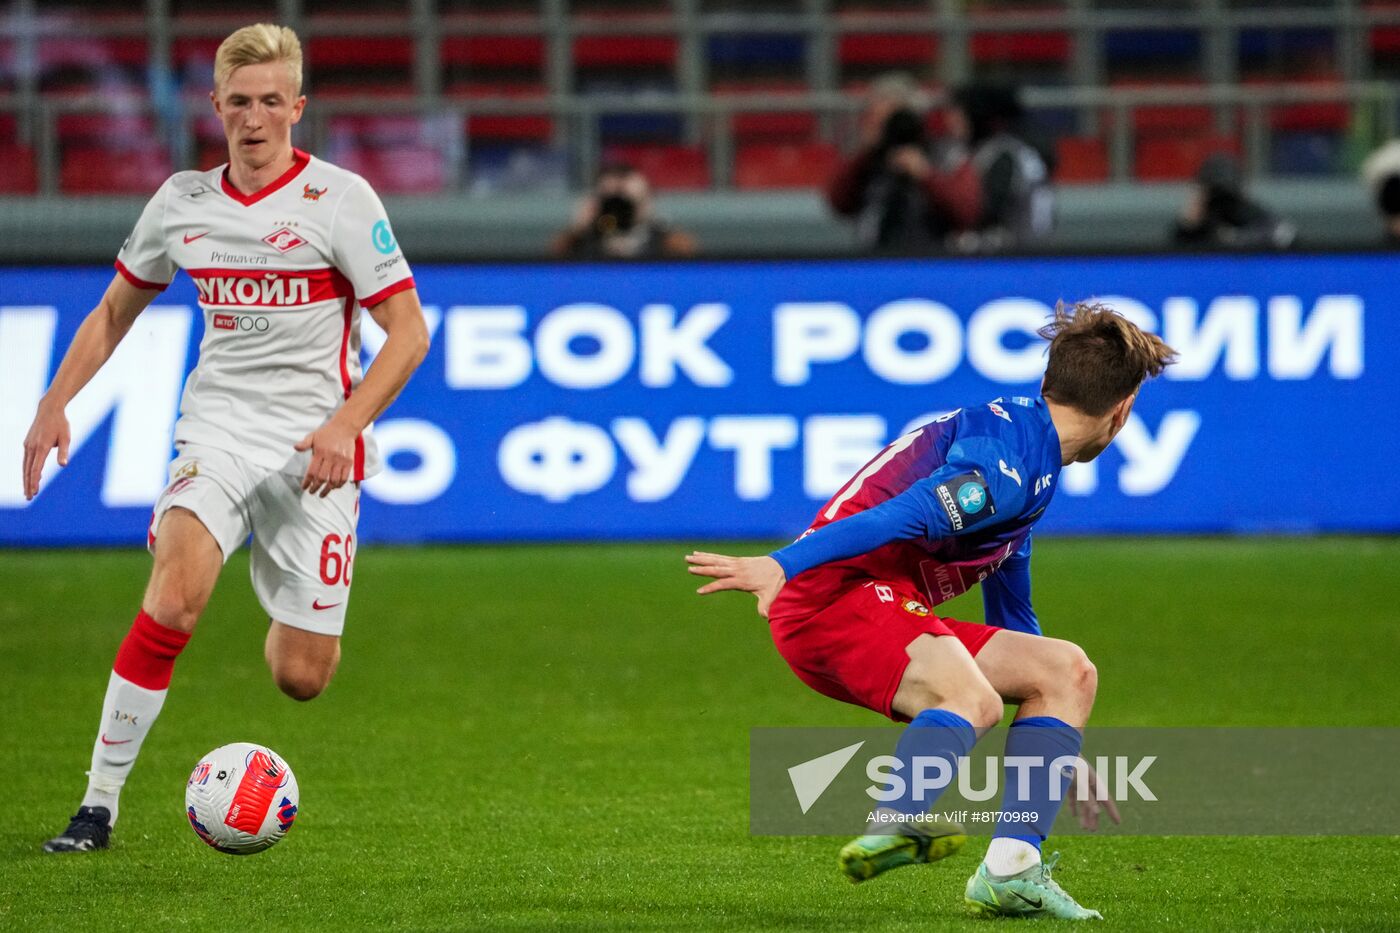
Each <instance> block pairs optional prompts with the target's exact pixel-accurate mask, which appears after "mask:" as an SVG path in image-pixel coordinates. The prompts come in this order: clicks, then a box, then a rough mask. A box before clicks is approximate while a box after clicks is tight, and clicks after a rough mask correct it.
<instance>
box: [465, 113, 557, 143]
mask: <svg viewBox="0 0 1400 933" xmlns="http://www.w3.org/2000/svg"><path fill="white" fill-rule="evenodd" d="M553 135H554V119H553V118H552V117H550V116H549V115H548V114H485V113H483V114H469V115H468V116H467V138H468V139H469V140H472V141H473V144H475V142H476V141H478V140H490V141H493V142H546V141H548V140H549V139H550V138H551V137H552V136H553Z"/></svg>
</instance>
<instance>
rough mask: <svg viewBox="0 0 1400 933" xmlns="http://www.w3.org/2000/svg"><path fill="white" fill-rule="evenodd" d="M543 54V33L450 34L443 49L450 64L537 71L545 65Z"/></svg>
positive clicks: (444, 57)
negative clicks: (523, 34) (501, 34)
mask: <svg viewBox="0 0 1400 933" xmlns="http://www.w3.org/2000/svg"><path fill="white" fill-rule="evenodd" d="M544 53H545V42H544V37H542V36H447V37H445V38H444V39H443V40H442V51H441V54H442V63H443V65H444V66H447V67H452V66H457V65H460V66H464V67H466V68H470V69H472V70H476V69H514V70H519V71H527V70H533V71H536V72H538V71H539V70H540V69H542V68H543V67H544Z"/></svg>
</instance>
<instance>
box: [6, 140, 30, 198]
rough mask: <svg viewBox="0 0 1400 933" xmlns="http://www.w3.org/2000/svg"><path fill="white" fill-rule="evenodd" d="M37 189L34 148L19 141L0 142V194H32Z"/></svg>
mask: <svg viewBox="0 0 1400 933" xmlns="http://www.w3.org/2000/svg"><path fill="white" fill-rule="evenodd" d="M38 190H39V173H38V171H37V169H36V168H35V165H34V150H33V149H31V148H30V147H28V146H22V145H20V144H19V143H0V194H33V193H34V192H36V191H38Z"/></svg>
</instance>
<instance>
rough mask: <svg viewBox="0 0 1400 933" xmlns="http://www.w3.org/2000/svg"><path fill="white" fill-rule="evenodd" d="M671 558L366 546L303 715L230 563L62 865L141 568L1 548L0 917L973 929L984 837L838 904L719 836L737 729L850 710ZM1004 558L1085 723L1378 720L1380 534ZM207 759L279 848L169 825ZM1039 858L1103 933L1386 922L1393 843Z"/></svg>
mask: <svg viewBox="0 0 1400 933" xmlns="http://www.w3.org/2000/svg"><path fill="white" fill-rule="evenodd" d="M697 543H698V542H697ZM685 547H686V545H664V544H649V545H625V546H529V547H525V546H521V547H500V548H484V547H481V548H478V547H473V548H428V549H387V548H367V549H366V550H365V552H364V553H363V554H362V555H361V557H360V558H359V559H358V560H357V561H356V585H355V591H354V597H353V601H352V603H351V610H350V619H349V624H348V628H347V635H346V638H345V656H344V660H343V662H342V664H341V670H340V673H339V675H338V676H337V678H336V680H335V682H334V683H333V684H332V685H331V688H330V690H329V691H328V692H327V693H326V695H324V696H323V697H321V698H320V699H318V700H316V701H315V702H312V703H309V704H305V705H300V704H297V703H295V702H293V701H292V700H289V699H287V698H285V697H283V696H282V695H280V694H279V693H278V692H277V691H276V690H275V689H274V688H273V686H272V684H271V681H270V678H269V677H268V674H267V671H266V668H265V666H264V664H263V660H262V637H263V631H264V628H265V625H264V621H263V620H262V619H261V618H260V616H259V611H258V609H257V606H256V603H255V601H254V599H253V597H252V594H251V589H250V586H249V584H248V580H247V563H246V559H245V558H244V556H243V555H242V554H240V555H239V556H237V557H236V558H235V559H234V560H233V561H231V562H230V564H229V566H228V568H227V571H226V573H225V576H224V580H223V582H222V584H221V586H220V588H219V590H218V591H217V592H216V594H215V596H214V600H213V603H212V604H211V606H210V609H209V612H208V613H207V615H206V616H205V618H204V620H203V621H202V622H201V624H200V629H199V632H198V636H197V637H196V638H195V639H194V641H193V642H192V643H191V646H190V648H189V649H188V650H187V651H186V653H185V655H184V657H183V658H182V659H181V661H180V664H179V666H178V667H177V670H176V675H175V683H174V685H173V687H172V690H171V694H170V698H169V700H168V702H167V704H166V707H165V712H164V713H163V715H162V718H161V721H160V723H159V725H158V726H157V727H156V729H155V731H154V732H153V733H152V736H151V738H150V740H149V741H148V742H147V745H146V748H145V750H144V752H143V755H142V758H141V760H140V762H139V763H138V764H137V767H136V770H135V773H134V774H133V776H132V779H131V782H130V784H129V786H128V789H127V791H126V793H125V795H124V796H123V802H122V818H121V822H120V823H119V825H118V832H117V835H116V836H115V841H114V846H113V849H112V850H111V851H109V852H105V853H98V854H95V855H91V856H77V857H72V856H69V857H62V856H47V855H44V854H42V853H40V852H39V844H40V843H41V842H42V841H43V839H44V838H46V837H47V836H49V835H52V834H53V833H54V832H55V831H57V830H58V829H61V828H62V826H63V823H64V821H65V820H66V818H67V817H68V815H69V814H70V813H71V811H72V809H73V808H74V807H75V805H76V803H77V799H78V797H79V794H80V793H81V790H82V786H83V781H84V778H83V771H84V770H85V768H86V766H87V760H88V755H89V750H90V747H91V742H92V738H93V734H94V729H95V728H96V726H97V722H96V719H97V715H98V711H99V705H100V702H101V696H102V690H103V686H104V684H105V682H106V676H107V671H108V669H109V665H110V663H111V660H112V655H113V652H114V650H115V648H116V646H117V643H118V641H119V640H120V638H121V635H122V633H123V632H124V631H125V628H126V626H127V625H128V624H129V621H130V619H131V616H132V615H133V614H134V611H135V608H136V605H137V602H138V600H139V598H140V594H141V590H142V587H143V585H144V581H145V576H146V572H147V568H148V561H147V558H146V557H145V555H144V554H142V553H140V552H138V551H134V550H133V551H124V552H67V553H58V552H42V553H24V552H8V553H5V554H4V555H3V558H0V710H3V715H2V716H0V722H3V733H0V738H3V745H0V747H3V749H4V751H5V762H4V772H5V780H4V787H5V793H4V805H3V810H4V817H3V819H0V929H4V930H35V929H64V930H72V929H93V930H98V929H100V930H116V929H128V928H129V929H141V930H165V929H191V930H216V929H217V930H227V929H244V930H246V929H253V928H272V929H290V930H314V929H336V930H344V929H389V928H394V929H404V930H422V929H505V930H510V929H542V928H550V929H554V928H573V929H589V930H591V929H602V928H618V929H633V930H666V929H720V930H749V929H780V930H871V931H874V930H911V931H912V930H920V931H923V930H929V929H939V930H942V929H964V928H965V929H976V930H987V929H993V928H994V927H991V926H989V925H988V924H989V921H978V920H973V919H971V918H969V917H967V915H965V914H964V912H963V908H962V903H961V901H962V885H963V882H964V881H965V879H966V877H967V875H968V874H969V873H970V872H971V871H972V869H973V867H974V866H975V865H976V859H977V857H978V856H979V855H980V853H981V851H982V849H983V847H984V846H985V840H977V839H974V840H973V841H972V842H970V843H969V845H968V847H967V849H966V850H964V852H963V853H962V854H960V855H959V856H957V857H956V858H954V859H952V860H949V861H947V862H943V863H940V864H938V865H934V866H917V867H915V868H907V869H902V870H900V871H898V872H894V873H892V874H891V875H890V876H888V877H883V878H880V879H877V880H876V881H873V882H871V883H869V884H866V885H861V886H858V887H857V886H852V885H850V884H848V883H846V882H844V881H843V880H842V879H841V878H840V876H839V875H838V874H837V869H836V851H837V849H838V848H839V846H840V844H841V843H842V842H843V841H844V840H842V839H836V838H799V839H773V838H755V837H751V836H749V834H748V828H747V825H748V824H747V805H748V789H747V781H748V764H747V751H748V729H749V728H750V727H752V726H758V725H764V726H775V725H831V726H850V725H869V724H875V723H877V722H878V718H877V717H875V716H873V715H872V714H869V713H866V712H864V711H862V710H858V709H855V708H853V707H846V706H842V705H840V704H837V703H834V702H832V701H830V700H827V699H826V698H824V697H820V696H818V695H816V694H815V693H812V692H810V691H808V690H807V688H806V687H804V686H802V685H801V684H800V683H799V682H798V681H797V680H796V679H795V678H794V677H793V676H792V675H791V673H790V672H789V671H788V670H787V668H786V666H785V665H784V664H783V662H782V661H781V659H780V658H779V657H778V656H777V654H776V652H775V651H774V650H773V648H772V645H771V643H770V641H769V639H768V634H767V630H766V628H765V626H764V624H763V623H762V621H761V620H760V619H758V617H757V616H755V615H754V613H753V609H752V602H751V600H749V599H748V598H747V597H739V596H733V595H726V596H722V597H712V598H709V599H706V600H701V599H699V598H697V597H694V596H692V595H691V592H692V590H693V587H694V586H695V581H693V580H692V579H691V578H690V577H688V576H687V575H686V574H685V573H684V572H683V569H682V562H681V555H682V553H683V551H684V548H685ZM733 547H738V548H740V549H741V550H742V551H743V552H747V553H752V552H754V551H755V550H756V546H755V545H752V544H749V545H739V546H733ZM1035 561H1036V563H1035V577H1036V586H1037V608H1038V609H1039V611H1040V613H1041V616H1042V619H1043V621H1044V623H1045V625H1046V628H1047V630H1048V631H1049V632H1050V633H1052V634H1056V635H1060V636H1063V637H1067V638H1071V639H1074V640H1076V641H1078V642H1080V643H1081V644H1083V645H1084V646H1085V648H1086V649H1087V650H1088V652H1089V654H1090V656H1091V657H1092V658H1093V659H1094V660H1095V661H1096V662H1097V664H1098V666H1099V671H1100V681H1101V685H1100V694H1099V703H1098V708H1097V710H1096V712H1095V722H1096V723H1100V724H1114V725H1343V724H1350V725H1372V726H1376V725H1381V726H1400V703H1397V701H1400V679H1398V678H1397V677H1396V673H1397V670H1400V662H1397V660H1396V658H1397V656H1400V624H1397V623H1400V608H1397V607H1400V599H1397V597H1400V585H1397V580H1400V571H1397V569H1396V568H1397V567H1400V540H1395V539H1387V540H1378V539H1290V540H1195V539H1192V540H1184V539H1176V540H1142V539H1126V540H1123V539H1120V540H1111V541H1094V540H1066V539H1053V538H1048V539H1044V540H1042V541H1041V542H1040V544H1039V546H1038V547H1037V556H1036V559H1035ZM950 614H961V615H963V616H965V617H969V618H980V601H978V600H977V599H976V598H973V599H972V600H970V601H969V600H967V598H966V597H965V598H964V601H963V602H961V603H959V604H958V605H957V606H956V607H955V611H954V612H951V613H950ZM238 740H251V741H259V742H263V743H266V744H268V745H271V746H272V747H273V748H275V749H277V750H278V751H279V752H281V753H282V754H284V755H285V756H286V757H287V758H288V760H289V761H290V762H291V764H292V766H293V767H294V768H295V769H296V772H297V776H298V779H299V781H300V783H301V788H302V800H301V803H302V811H301V815H300V817H299V819H298V822H297V826H296V828H295V829H294V830H293V831H292V833H291V834H290V836H289V837H288V838H287V840H286V841H285V842H284V843H282V845H280V846H279V847H277V848H275V849H273V850H272V851H270V852H267V853H265V854H262V855H259V856H257V857H254V858H243V859H239V858H231V857H227V856H223V855H219V854H217V853H214V852H212V851H210V850H208V849H206V848H205V847H204V846H203V845H202V844H201V843H200V842H199V841H198V840H197V839H196V838H195V836H194V834H193V833H192V832H191V831H190V828H189V826H188V824H187V823H186V821H185V818H184V815H183V813H182V803H183V791H184V781H185V778H186V776H187V774H188V772H189V770H190V768H191V767H192V766H193V764H194V763H195V761H196V760H197V758H198V757H199V756H200V755H201V754H203V753H204V752H205V751H207V750H208V749H210V748H212V747H214V746H216V745H221V744H223V743H226V742H230V741H238ZM1397 788H1400V779H1398V780H1397ZM1344 803H1345V801H1339V805H1344ZM1396 805H1397V806H1400V803H1397V804H1396ZM1051 844H1052V845H1054V841H1053V840H1052V843H1051ZM1056 847H1057V848H1059V849H1060V850H1062V851H1063V852H1064V859H1063V861H1062V862H1061V868H1060V871H1059V873H1058V877H1059V879H1060V880H1061V881H1062V882H1063V883H1064V885H1065V886H1066V888H1067V889H1068V890H1069V891H1070V892H1071V893H1073V894H1074V895H1076V896H1077V897H1078V898H1079V899H1080V900H1081V901H1082V902H1083V903H1085V904H1088V905H1090V906H1093V907H1097V908H1099V909H1101V910H1102V911H1103V913H1104V915H1105V917H1106V918H1107V923H1108V926H1109V928H1112V929H1123V930H1136V929H1144V930H1201V929H1228V930H1247V929H1255V930H1275V929H1292V930H1381V929H1397V928H1400V839H1396V838H1393V837H1392V838H1373V839H1357V838H1326V837H1313V838H1304V837H1289V838H1166V839H1162V838H1137V837H1120V838H1116V839H1111V840H1110V839H1105V838H1093V837H1084V836H1080V837H1073V838H1067V839H1064V840H1062V841H1061V842H1060V843H1059V844H1058V846H1056ZM990 923H993V924H994V923H996V921H991V922H990Z"/></svg>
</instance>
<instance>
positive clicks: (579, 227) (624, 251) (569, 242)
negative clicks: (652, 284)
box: [551, 164, 695, 259]
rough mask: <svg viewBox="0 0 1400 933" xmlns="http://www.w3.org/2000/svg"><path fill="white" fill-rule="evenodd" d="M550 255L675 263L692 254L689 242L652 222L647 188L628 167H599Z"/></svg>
mask: <svg viewBox="0 0 1400 933" xmlns="http://www.w3.org/2000/svg"><path fill="white" fill-rule="evenodd" d="M551 251H552V252H553V253H554V255H556V256H566V257H569V258H572V259H675V258H682V257H686V256H694V255H695V239H694V237H692V236H690V234H688V233H685V232H684V231H681V230H677V229H676V228H675V227H672V226H671V225H670V224H667V223H666V222H665V221H662V220H660V219H658V218H657V217H656V216H655V213H654V210H653V202H652V196H651V185H650V184H649V183H648V182H647V179H646V176H645V175H643V174H642V173H641V172H639V171H637V170H636V169H635V168H633V167H632V166H630V165H623V164H614V165H605V166H603V167H602V168H601V169H599V170H598V177H597V179H596V180H595V182H594V184H593V190H592V191H591V192H590V193H589V194H587V195H585V196H584V198H583V200H581V201H580V202H579V204H578V207H577V208H576V209H575V211H574V219H573V222H572V223H571V224H570V226H569V229H567V230H564V231H562V232H561V233H559V234H558V235H557V236H556V237H555V238H554V243H553V245H552V249H551Z"/></svg>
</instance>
